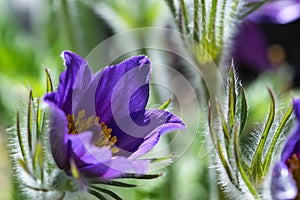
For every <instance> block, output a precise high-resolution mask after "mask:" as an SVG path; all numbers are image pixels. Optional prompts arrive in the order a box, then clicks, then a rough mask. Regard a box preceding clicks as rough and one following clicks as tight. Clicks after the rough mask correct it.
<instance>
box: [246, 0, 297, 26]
mask: <svg viewBox="0 0 300 200" xmlns="http://www.w3.org/2000/svg"><path fill="white" fill-rule="evenodd" d="M299 17H300V1H299V0H277V1H269V2H267V3H266V4H265V5H263V6H262V7H261V8H259V9H257V10H256V11H255V12H253V13H252V14H250V15H249V16H248V17H247V18H248V19H250V20H252V21H255V22H259V23H272V24H287V23H291V22H293V21H295V20H297V19H299Z"/></svg>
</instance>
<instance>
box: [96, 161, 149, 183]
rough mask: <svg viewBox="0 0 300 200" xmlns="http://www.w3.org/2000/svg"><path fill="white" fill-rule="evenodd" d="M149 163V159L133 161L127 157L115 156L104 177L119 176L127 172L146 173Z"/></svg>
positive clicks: (112, 177)
mask: <svg viewBox="0 0 300 200" xmlns="http://www.w3.org/2000/svg"><path fill="white" fill-rule="evenodd" d="M149 163H150V162H149V161H148V160H134V161H131V160H128V159H127V158H125V157H114V159H112V160H111V162H110V165H109V169H108V170H107V171H106V173H105V174H104V175H103V176H102V178H104V179H114V178H119V177H121V176H122V175H123V174H126V173H135V174H145V173H146V172H147V170H148V167H149Z"/></svg>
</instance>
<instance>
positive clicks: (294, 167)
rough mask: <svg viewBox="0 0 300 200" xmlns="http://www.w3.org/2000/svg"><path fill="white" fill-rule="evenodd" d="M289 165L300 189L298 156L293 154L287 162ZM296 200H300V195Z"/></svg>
mask: <svg viewBox="0 0 300 200" xmlns="http://www.w3.org/2000/svg"><path fill="white" fill-rule="evenodd" d="M287 164H288V166H289V168H290V171H291V173H292V175H293V177H294V180H295V181H296V184H297V188H298V189H299V188H300V159H299V158H298V156H297V155H296V154H293V155H292V157H291V158H290V159H288V160H287ZM295 200H300V193H299V192H298V195H297V196H296V198H295Z"/></svg>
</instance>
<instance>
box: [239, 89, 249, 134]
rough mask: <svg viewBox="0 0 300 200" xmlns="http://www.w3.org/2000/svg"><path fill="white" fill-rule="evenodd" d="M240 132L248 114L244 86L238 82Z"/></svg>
mask: <svg viewBox="0 0 300 200" xmlns="http://www.w3.org/2000/svg"><path fill="white" fill-rule="evenodd" d="M240 107H241V111H240V123H241V125H240V134H241V133H242V131H243V129H244V128H245V125H246V121H247V116H248V105H247V100H246V95H245V91H244V88H243V86H242V84H240Z"/></svg>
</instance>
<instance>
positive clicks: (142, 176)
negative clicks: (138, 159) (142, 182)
mask: <svg viewBox="0 0 300 200" xmlns="http://www.w3.org/2000/svg"><path fill="white" fill-rule="evenodd" d="M162 175H163V174H162V173H159V174H145V175H139V174H133V173H126V174H123V175H122V176H121V177H120V178H133V179H154V178H158V177H161V176H162Z"/></svg>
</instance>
